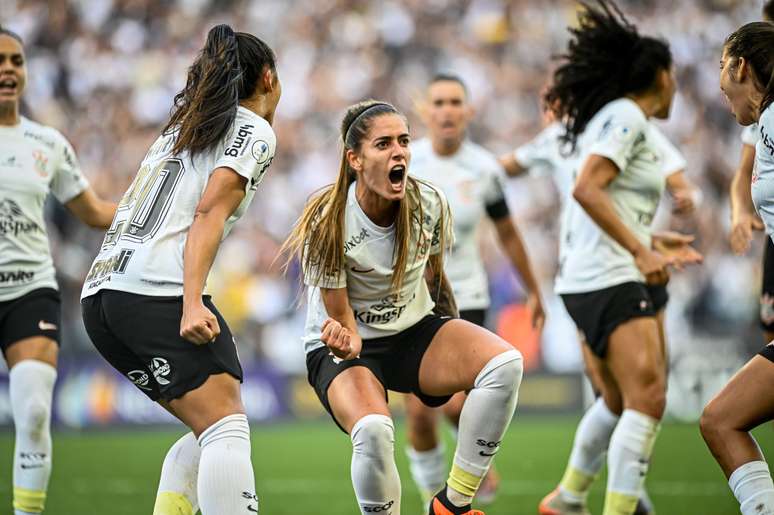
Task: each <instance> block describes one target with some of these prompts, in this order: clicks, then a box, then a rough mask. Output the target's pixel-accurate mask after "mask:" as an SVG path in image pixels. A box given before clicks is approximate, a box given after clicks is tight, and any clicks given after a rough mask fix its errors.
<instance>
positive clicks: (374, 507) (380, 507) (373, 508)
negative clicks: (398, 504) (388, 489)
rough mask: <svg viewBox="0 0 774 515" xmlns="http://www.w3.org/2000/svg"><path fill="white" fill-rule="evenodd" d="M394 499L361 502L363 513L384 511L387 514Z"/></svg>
mask: <svg viewBox="0 0 774 515" xmlns="http://www.w3.org/2000/svg"><path fill="white" fill-rule="evenodd" d="M394 504H395V501H390V502H387V503H384V504H361V506H362V507H363V511H364V512H365V513H385V514H387V515H389V513H390V510H391V509H392V506H393V505H394Z"/></svg>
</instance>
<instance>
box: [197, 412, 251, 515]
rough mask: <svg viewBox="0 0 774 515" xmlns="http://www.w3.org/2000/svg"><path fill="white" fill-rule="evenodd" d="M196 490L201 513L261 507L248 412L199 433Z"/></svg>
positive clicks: (210, 514) (219, 514) (223, 513)
mask: <svg viewBox="0 0 774 515" xmlns="http://www.w3.org/2000/svg"><path fill="white" fill-rule="evenodd" d="M199 447H201V457H200V458H199V479H198V481H197V490H198V496H199V505H200V508H201V510H202V515H226V514H229V515H230V514H232V513H245V514H247V513H250V512H256V513H257V510H258V497H257V496H256V495H255V477H254V475H253V464H252V463H251V462H250V426H249V425H248V424H247V417H246V416H245V415H241V414H240V415H229V416H227V417H223V418H222V419H220V420H218V421H217V422H215V423H214V424H212V425H211V426H210V427H208V428H207V430H205V431H204V432H203V433H202V434H201V435H200V436H199Z"/></svg>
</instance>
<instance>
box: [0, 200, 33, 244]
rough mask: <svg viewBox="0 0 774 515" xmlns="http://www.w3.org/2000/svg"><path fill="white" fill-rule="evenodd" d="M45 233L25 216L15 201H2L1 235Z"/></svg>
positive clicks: (0, 209)
mask: <svg viewBox="0 0 774 515" xmlns="http://www.w3.org/2000/svg"><path fill="white" fill-rule="evenodd" d="M33 232H43V230H42V229H41V228H40V227H38V224H36V223H35V222H33V221H32V220H30V219H29V218H27V217H26V216H25V215H24V212H23V211H22V210H21V208H20V207H19V204H17V203H16V202H15V201H13V200H11V199H9V198H6V199H2V200H0V234H12V235H14V236H18V235H19V234H27V233H33Z"/></svg>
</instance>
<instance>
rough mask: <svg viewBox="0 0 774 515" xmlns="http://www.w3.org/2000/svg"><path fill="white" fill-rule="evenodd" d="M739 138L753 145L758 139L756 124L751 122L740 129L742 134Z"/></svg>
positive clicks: (746, 143)
mask: <svg viewBox="0 0 774 515" xmlns="http://www.w3.org/2000/svg"><path fill="white" fill-rule="evenodd" d="M739 139H741V140H742V143H743V144H745V145H750V146H751V147H754V146H755V145H756V144H757V143H758V140H759V139H760V137H759V135H758V124H757V123H753V124H751V125H748V126H747V127H745V128H744V129H742V134H741V135H740V138H739Z"/></svg>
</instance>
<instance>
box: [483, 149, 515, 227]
mask: <svg viewBox="0 0 774 515" xmlns="http://www.w3.org/2000/svg"><path fill="white" fill-rule="evenodd" d="M484 208H485V209H486V214H487V215H489V218H491V219H492V220H499V219H501V218H505V217H506V216H509V215H510V214H511V212H510V210H509V209H508V202H507V201H506V199H505V188H504V187H503V169H502V168H501V167H500V165H499V163H497V162H496V161H495V162H493V167H492V169H491V171H490V173H489V174H488V176H487V177H486V185H485V188H484Z"/></svg>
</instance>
